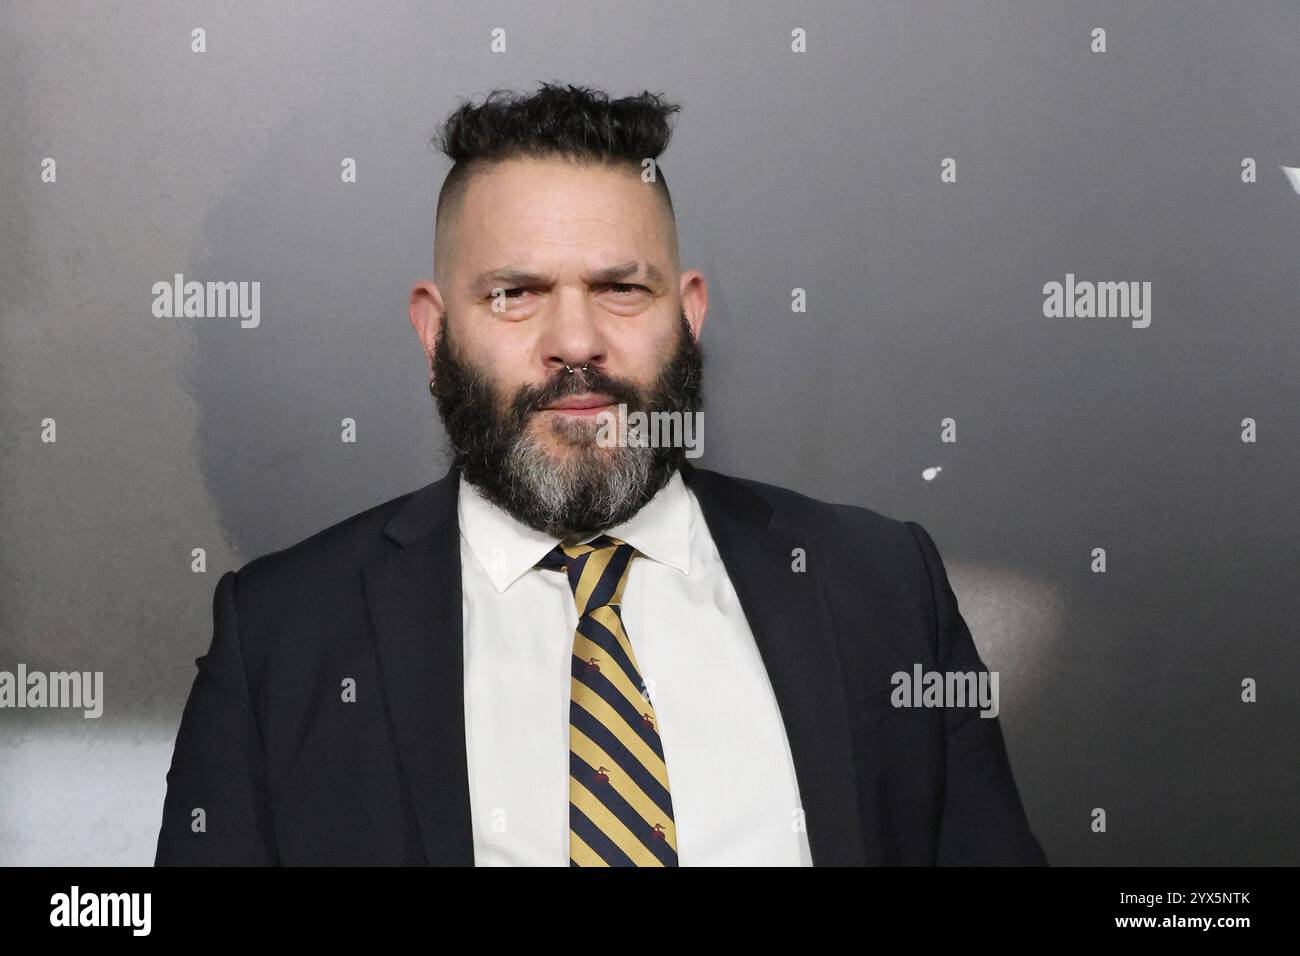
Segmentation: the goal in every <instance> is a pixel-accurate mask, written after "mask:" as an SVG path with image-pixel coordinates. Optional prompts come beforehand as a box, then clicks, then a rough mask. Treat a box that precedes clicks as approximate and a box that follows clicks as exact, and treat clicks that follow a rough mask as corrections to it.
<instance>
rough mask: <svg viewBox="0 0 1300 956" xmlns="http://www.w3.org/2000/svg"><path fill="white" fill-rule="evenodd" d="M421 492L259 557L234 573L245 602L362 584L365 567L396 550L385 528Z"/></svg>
mask: <svg viewBox="0 0 1300 956" xmlns="http://www.w3.org/2000/svg"><path fill="white" fill-rule="evenodd" d="M419 493H420V492H418V491H411V492H407V493H406V494H403V495H399V496H398V497H396V498H391V499H389V500H388V501H385V502H383V503H381V504H378V505H374V506H373V507H370V508H367V509H366V510H364V511H361V512H358V513H357V514H354V515H351V516H350V517H348V518H344V519H343V520H341V521H337V522H335V523H334V524H331V525H328V526H327V527H325V528H322V529H321V530H319V531H317V532H315V533H313V534H311V535H309V536H308V537H305V538H303V539H302V540H300V541H296V542H294V543H293V544H290V545H288V546H287V547H284V548H280V549H278V550H276V551H272V552H268V553H266V554H262V555H259V556H258V557H256V558H253V559H252V560H250V561H248V562H247V563H245V564H244V565H243V566H241V567H240V568H239V570H238V571H236V572H235V577H236V578H237V580H238V588H239V593H240V595H241V597H242V598H243V600H245V601H249V600H255V599H256V597H257V596H258V595H259V594H262V595H270V594H273V595H275V597H276V599H277V600H281V601H282V600H284V599H286V598H289V597H291V595H292V594H293V593H294V592H295V591H300V592H316V593H319V592H321V591H323V590H329V589H331V588H338V587H340V586H342V585H343V584H344V583H346V582H353V581H359V572H360V570H361V568H363V567H364V566H365V565H366V564H368V563H370V562H371V561H373V560H375V559H376V558H378V557H381V556H383V555H384V554H387V553H388V552H390V551H392V550H394V549H395V547H396V545H395V544H394V543H393V542H392V541H390V540H389V539H388V537H387V536H386V535H385V534H384V529H385V528H386V527H387V526H388V525H389V523H390V522H391V521H392V520H393V519H394V517H396V516H397V515H398V514H399V513H401V512H402V510H403V509H404V508H405V507H406V506H407V505H408V504H409V503H410V502H411V501H412V499H413V498H414V497H415V496H416V495H418V494H419Z"/></svg>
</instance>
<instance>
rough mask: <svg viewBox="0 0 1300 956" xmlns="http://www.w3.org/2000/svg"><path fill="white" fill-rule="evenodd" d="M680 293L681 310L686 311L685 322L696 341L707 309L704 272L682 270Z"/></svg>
mask: <svg viewBox="0 0 1300 956" xmlns="http://www.w3.org/2000/svg"><path fill="white" fill-rule="evenodd" d="M680 294H681V299H682V311H684V312H685V313H686V323H687V324H688V325H689V326H690V327H691V334H693V335H694V336H695V341H697V342H698V341H699V340H700V329H701V328H702V327H703V325H704V317H705V315H707V314H708V311H709V286H708V283H707V282H705V281H704V274H703V273H702V272H700V271H699V270H698V269H689V270H687V271H686V272H683V273H682V281H681V287H680Z"/></svg>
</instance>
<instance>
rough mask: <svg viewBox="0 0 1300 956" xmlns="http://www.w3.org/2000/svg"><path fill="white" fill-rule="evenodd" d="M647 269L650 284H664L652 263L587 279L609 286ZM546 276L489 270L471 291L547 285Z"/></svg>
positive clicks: (608, 270)
mask: <svg viewBox="0 0 1300 956" xmlns="http://www.w3.org/2000/svg"><path fill="white" fill-rule="evenodd" d="M642 268H644V269H645V275H646V279H647V280H648V281H650V282H654V283H659V284H662V283H663V281H664V274H663V272H662V271H661V270H660V269H659V268H657V267H656V266H655V265H654V264H653V263H650V262H645V263H642V262H636V261H632V262H621V263H619V264H618V265H616V266H609V267H608V268H605V269H599V270H597V271H596V272H593V273H592V274H591V275H590V276H588V277H587V282H588V284H590V285H607V284H609V283H611V282H622V281H623V280H624V279H629V278H632V277H633V276H635V275H636V274H637V273H638V272H640V271H641V269H642ZM550 281H551V280H550V279H548V278H547V277H546V276H543V275H538V274H537V273H535V272H528V271H527V270H525V269H514V268H509V267H507V268H504V269H489V270H488V271H487V272H483V273H480V274H479V276H478V278H476V279H475V280H474V281H473V282H472V283H471V284H470V289H471V290H472V291H473V292H474V294H475V295H486V294H487V293H488V292H491V291H492V290H493V289H509V288H513V287H515V286H530V285H545V284H546V283H548V282H550Z"/></svg>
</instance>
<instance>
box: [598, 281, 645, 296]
mask: <svg viewBox="0 0 1300 956" xmlns="http://www.w3.org/2000/svg"><path fill="white" fill-rule="evenodd" d="M606 288H607V289H609V290H610V291H611V292H615V293H618V294H620V295H635V294H636V293H639V292H649V291H650V290H649V289H647V288H646V287H645V286H643V285H636V284H635V283H631V282H611V283H610V284H609V285H608V286H606Z"/></svg>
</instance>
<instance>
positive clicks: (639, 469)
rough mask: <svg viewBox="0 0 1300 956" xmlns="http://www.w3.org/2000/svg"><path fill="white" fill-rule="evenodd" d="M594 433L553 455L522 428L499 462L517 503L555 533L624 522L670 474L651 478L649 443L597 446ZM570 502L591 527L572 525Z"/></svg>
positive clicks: (560, 534)
mask: <svg viewBox="0 0 1300 956" xmlns="http://www.w3.org/2000/svg"><path fill="white" fill-rule="evenodd" d="M594 435H595V432H594V430H593V431H592V432H591V436H592V437H591V440H590V444H589V445H586V447H577V446H576V445H575V447H573V449H572V450H571V452H570V454H569V456H568V457H567V458H565V459H560V460H557V459H556V458H555V457H553V456H552V455H551V454H550V453H548V452H547V450H546V448H545V447H544V446H543V444H542V442H540V441H539V440H538V439H537V438H536V437H535V436H534V435H533V433H531V432H525V433H524V434H522V435H520V436H519V438H518V439H516V440H515V442H514V443H513V444H512V445H511V446H510V449H509V451H508V452H507V454H506V458H505V461H504V462H503V463H502V465H503V467H502V470H503V472H504V473H505V478H506V479H507V481H508V484H509V486H510V487H511V489H512V491H513V494H512V497H515V498H516V503H517V504H525V503H526V505H525V507H524V508H523V509H521V510H523V511H525V512H526V513H528V514H529V515H530V516H531V517H532V518H533V520H534V522H535V526H539V527H540V528H542V529H543V530H546V531H547V532H549V533H551V534H554V535H556V536H557V537H560V536H563V535H565V534H569V533H573V532H577V531H592V530H596V529H597V528H605V527H608V526H610V525H615V524H619V523H621V522H623V521H626V520H627V519H628V518H630V517H631V516H632V515H634V514H635V513H636V512H637V511H639V510H640V509H641V507H642V506H643V505H644V504H645V503H646V502H647V501H649V500H650V499H651V498H653V497H654V495H655V494H657V493H658V492H659V490H660V488H662V487H663V485H664V484H666V483H667V480H668V478H671V473H669V474H668V475H665V476H664V478H663V480H662V481H658V482H652V478H653V477H654V475H653V473H654V464H655V461H654V458H655V453H654V449H653V448H649V447H646V448H639V447H626V448H597V447H596V446H595V439H594ZM575 505H581V515H582V518H581V519H580V520H581V521H582V523H583V524H587V525H590V527H587V528H574V527H573V522H574V521H575V520H579V519H578V518H577V514H576V513H575V511H576V509H575Z"/></svg>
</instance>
